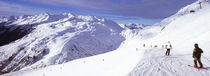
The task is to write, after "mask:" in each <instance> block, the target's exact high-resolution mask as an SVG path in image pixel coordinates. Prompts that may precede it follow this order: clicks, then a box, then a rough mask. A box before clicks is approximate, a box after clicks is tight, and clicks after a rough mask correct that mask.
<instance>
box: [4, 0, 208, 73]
mask: <svg viewBox="0 0 210 76" xmlns="http://www.w3.org/2000/svg"><path fill="white" fill-rule="evenodd" d="M202 1H203V3H204V6H203V8H202V9H199V5H198V1H197V2H195V3H193V4H191V5H189V6H186V7H185V8H183V9H181V12H178V13H183V12H189V10H191V9H193V10H196V12H195V13H184V14H182V15H174V16H172V17H169V18H167V19H165V20H164V21H163V22H160V23H159V25H160V24H161V25H162V26H158V24H156V26H149V27H145V28H144V29H143V30H129V29H128V30H124V31H123V32H122V33H121V34H122V35H123V36H124V37H125V38H126V40H125V41H123V42H122V43H121V45H120V46H119V48H117V49H116V50H114V51H111V52H108V53H104V54H99V55H95V56H91V57H86V58H81V59H76V60H73V61H70V62H67V63H63V64H58V65H51V66H48V67H43V68H39V69H33V67H30V68H32V70H28V69H23V70H20V71H17V72H12V73H8V74H4V75H2V76H14V75H15V76H58V75H59V76H60V75H61V76H209V75H210V55H209V53H210V51H209V46H210V40H209V39H210V30H209V29H210V21H209V20H210V13H209V12H210V4H209V2H205V1H204V0H202ZM163 27H164V29H163V30H161V29H162V28H163ZM167 41H171V44H172V47H173V49H172V50H171V55H170V56H165V49H163V48H162V47H161V46H162V45H165V44H166V43H167ZM194 43H198V44H199V46H200V47H201V49H203V51H204V54H202V57H201V61H202V62H203V65H204V67H206V68H207V69H206V70H197V69H194V68H192V67H189V66H188V65H193V58H192V51H193V48H194V46H193V45H194ZM143 44H146V47H143ZM151 45H152V46H153V47H151ZM154 45H157V46H158V47H156V48H155V47H154Z"/></svg>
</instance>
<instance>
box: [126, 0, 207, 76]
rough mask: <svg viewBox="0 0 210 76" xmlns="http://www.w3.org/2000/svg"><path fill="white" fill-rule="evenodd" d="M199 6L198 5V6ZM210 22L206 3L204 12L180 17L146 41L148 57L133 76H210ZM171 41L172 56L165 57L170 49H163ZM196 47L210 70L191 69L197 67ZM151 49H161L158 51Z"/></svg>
mask: <svg viewBox="0 0 210 76" xmlns="http://www.w3.org/2000/svg"><path fill="white" fill-rule="evenodd" d="M196 3H198V2H195V3H194V4H196ZM194 4H192V5H190V6H191V8H192V7H194V8H196V6H195V5H194ZM188 7H189V6H188ZM197 7H198V6H197ZM184 9H185V8H184ZM209 20H210V5H209V3H208V2H206V3H205V6H203V8H202V9H199V10H196V12H195V13H189V14H186V15H184V16H180V17H177V18H176V19H175V20H174V21H172V22H171V23H169V24H168V25H167V26H166V27H165V29H164V30H162V31H161V32H160V33H158V34H157V35H156V36H155V37H152V38H150V39H147V40H144V42H143V43H145V44H146V45H148V46H147V47H145V48H146V50H145V52H144V56H143V58H142V60H140V61H139V63H138V65H137V66H136V67H135V68H134V69H133V71H131V73H130V74H129V76H209V75H210V55H209V53H210V51H209V46H210V40H209V39H210V30H209V29H210V22H209ZM152 29H153V28H152ZM167 41H171V44H172V46H173V49H172V50H171V56H165V52H166V49H163V48H162V45H165V44H166V43H167ZM195 43H198V44H199V46H200V48H201V49H203V51H204V53H203V54H202V57H201V61H202V63H203V65H204V67H206V68H207V69H206V70H203V69H202V70H197V69H194V68H192V67H189V66H188V65H194V63H193V58H192V52H193V49H194V44H195ZM150 45H153V46H154V45H157V46H159V47H158V48H154V47H150Z"/></svg>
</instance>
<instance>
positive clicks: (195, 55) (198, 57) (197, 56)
mask: <svg viewBox="0 0 210 76" xmlns="http://www.w3.org/2000/svg"><path fill="white" fill-rule="evenodd" d="M194 46H195V48H194V50H193V58H194V64H195V65H194V67H195V68H198V66H197V61H198V63H199V64H200V67H199V68H203V64H202V63H201V53H203V51H202V49H201V48H199V47H198V44H197V43H196V44H195V45H194Z"/></svg>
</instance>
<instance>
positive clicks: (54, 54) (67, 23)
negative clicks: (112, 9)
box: [0, 13, 125, 74]
mask: <svg viewBox="0 0 210 76" xmlns="http://www.w3.org/2000/svg"><path fill="white" fill-rule="evenodd" d="M0 24H1V25H0V41H1V47H0V74H4V73H8V72H11V71H17V70H20V69H23V68H26V69H27V68H29V69H31V68H32V69H34V68H40V67H46V66H48V65H53V64H62V63H65V62H68V61H71V60H75V59H79V58H84V57H88V56H93V55H97V54H102V53H105V52H109V51H112V50H115V49H117V48H118V47H119V45H120V44H121V42H122V41H123V40H124V39H125V38H124V37H123V36H121V35H120V32H121V31H122V28H121V27H119V26H118V24H116V23H115V22H113V21H111V20H106V19H104V18H98V17H92V16H80V15H73V14H71V13H64V14H60V15H51V14H49V13H42V14H39V15H33V16H20V17H10V18H7V19H5V20H4V21H2V22H1V23H0Z"/></svg>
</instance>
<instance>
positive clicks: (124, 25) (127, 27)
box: [119, 23, 149, 30]
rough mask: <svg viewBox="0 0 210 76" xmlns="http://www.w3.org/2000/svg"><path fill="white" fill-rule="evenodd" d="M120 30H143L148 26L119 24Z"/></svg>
mask: <svg viewBox="0 0 210 76" xmlns="http://www.w3.org/2000/svg"><path fill="white" fill-rule="evenodd" d="M119 25H120V26H121V27H122V28H125V29H131V30H132V29H143V28H144V27H146V26H149V25H144V24H138V23H129V24H119Z"/></svg>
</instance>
